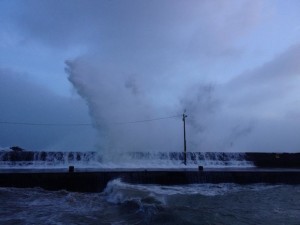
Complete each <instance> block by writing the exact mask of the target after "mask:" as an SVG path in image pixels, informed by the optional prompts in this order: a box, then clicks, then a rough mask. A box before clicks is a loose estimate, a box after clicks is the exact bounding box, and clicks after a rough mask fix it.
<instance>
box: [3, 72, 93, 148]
mask: <svg viewBox="0 0 300 225" xmlns="http://www.w3.org/2000/svg"><path fill="white" fill-rule="evenodd" d="M0 84H1V87H0V102H1V108H0V118H1V119H0V120H1V121H2V122H21V123H58V124H60V123H61V124H64V123H84V122H89V118H88V117H86V107H85V104H84V103H83V102H82V101H81V100H80V99H76V98H74V99H71V98H66V97H61V96H57V95H55V94H53V93H52V92H51V91H49V90H47V89H45V88H43V87H41V86H38V85H36V84H34V83H32V82H30V80H29V79H26V74H21V73H17V72H14V71H12V70H9V69H0ZM0 127H1V130H0V140H1V142H0V145H1V146H3V147H7V146H12V145H19V146H22V147H24V148H27V149H30V150H45V149H51V150H77V151H78V150H91V149H93V148H94V147H93V145H91V143H92V142H93V137H94V133H93V132H94V131H93V130H92V128H91V127H64V126H57V127H56V126H53V127H49V126H23V125H9V124H0ZM89 142H90V143H89ZM86 148H88V149H86Z"/></svg>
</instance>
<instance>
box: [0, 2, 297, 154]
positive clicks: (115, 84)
mask: <svg viewBox="0 0 300 225" xmlns="http://www.w3.org/2000/svg"><path fill="white" fill-rule="evenodd" d="M0 12H1V13H0V104H1V107H0V121H2V122H28V123H92V124H93V126H91V127H62V126H58V127H45V126H44V127H43V126H21V125H7V124H0V146H2V147H7V146H12V145H20V146H23V147H25V148H28V149H35V150H39V149H48V150H50V149H51V150H72V149H73V150H77V151H78V150H83V149H85V150H99V151H112V150H113V151H142V150H144V151H154V150H155V151H156V150H167V151H180V150H182V146H183V144H182V121H181V118H172V119H167V120H160V121H155V122H151V123H150V122H149V123H139V124H127V125H126V124H122V125H120V124H116V122H130V121H137V120H147V119H152V118H160V117H168V116H174V115H180V114H182V112H183V110H184V109H186V110H187V114H188V118H187V123H188V125H187V134H188V149H189V150H190V151H299V150H300V138H299V134H300V89H299V87H300V13H299V12H300V1H298V0H288V1H286V0H281V1H280V0H270V1H267V0H266V1H257V0H249V1H247V0H236V1H234V0H226V1H225V0H214V1H212V0H207V1H206V0H197V1H192V0H187V1H184V0H181V1H179V0H166V1H164V0H152V1H140V0H136V1H134V0H125V1H124V0H119V1H114V0H110V1H104V0H103V1H100V0H97V1H96V0H95V1H94V0H88V1H86V0H64V1H59V0H47V1H45V0H36V1H34V0H27V1H23V0H19V1H18V0H0Z"/></svg>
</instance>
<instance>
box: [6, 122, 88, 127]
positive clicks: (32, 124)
mask: <svg viewBox="0 0 300 225" xmlns="http://www.w3.org/2000/svg"><path fill="white" fill-rule="evenodd" d="M0 124H7V125H25V126H92V124H91V123H24V122H7V121H0Z"/></svg>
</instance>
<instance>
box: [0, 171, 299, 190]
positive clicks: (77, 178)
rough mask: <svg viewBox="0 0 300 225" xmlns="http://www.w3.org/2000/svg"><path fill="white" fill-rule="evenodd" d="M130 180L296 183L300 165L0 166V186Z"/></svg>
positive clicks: (75, 186)
mask: <svg viewBox="0 0 300 225" xmlns="http://www.w3.org/2000/svg"><path fill="white" fill-rule="evenodd" d="M118 178H120V179H121V180H122V181H124V182H128V183H132V184H159V185H180V184H194V183H237V184H253V183H269V184H300V169H257V168H247V169H205V168H204V169H203V170H198V168H197V169H147V170H144V169H127V170H126V169H111V170H103V169H102V170H78V169H76V168H75V171H74V172H69V171H68V168H66V169H52V170H51V169H47V170H45V169H43V170H29V169H28V170H26V169H12V170H9V169H6V170H0V186H1V187H19V188H31V187H41V188H44V189H47V190H61V189H64V190H68V191H75V192H101V191H102V190H103V189H104V188H105V187H106V185H107V183H108V182H109V181H110V180H113V179H118Z"/></svg>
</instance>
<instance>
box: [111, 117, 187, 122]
mask: <svg viewBox="0 0 300 225" xmlns="http://www.w3.org/2000/svg"><path fill="white" fill-rule="evenodd" d="M176 117H181V116H179V115H177V116H168V117H159V118H154V119H147V120H136V121H130V122H115V123H114V124H131V123H146V122H152V121H156V120H165V119H171V118H176Z"/></svg>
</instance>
